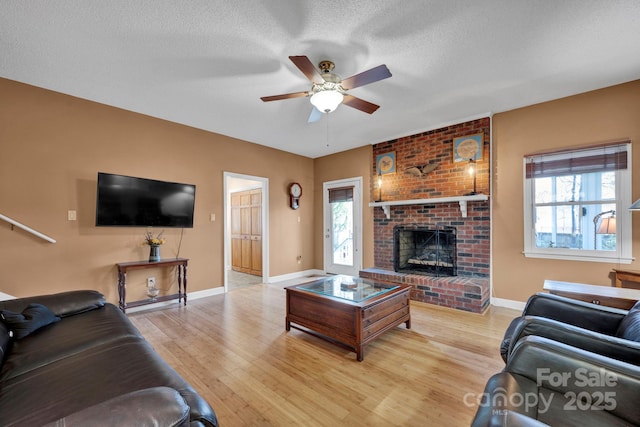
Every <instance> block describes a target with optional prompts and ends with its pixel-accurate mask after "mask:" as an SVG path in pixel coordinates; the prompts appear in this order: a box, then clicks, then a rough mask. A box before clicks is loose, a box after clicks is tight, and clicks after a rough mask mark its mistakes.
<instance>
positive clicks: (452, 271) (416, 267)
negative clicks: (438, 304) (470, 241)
mask: <svg viewBox="0 0 640 427" xmlns="http://www.w3.org/2000/svg"><path fill="white" fill-rule="evenodd" d="M393 267H394V270H395V271H396V272H398V273H409V274H421V275H427V276H435V277H442V276H456V275H457V254H456V228H455V227H438V228H429V227H420V226H406V225H401V226H396V227H394V229H393Z"/></svg>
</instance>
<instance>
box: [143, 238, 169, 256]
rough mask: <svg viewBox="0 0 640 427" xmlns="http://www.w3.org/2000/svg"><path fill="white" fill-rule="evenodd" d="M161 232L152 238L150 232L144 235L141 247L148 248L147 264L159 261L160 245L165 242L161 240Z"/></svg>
mask: <svg viewBox="0 0 640 427" xmlns="http://www.w3.org/2000/svg"><path fill="white" fill-rule="evenodd" d="M162 233H164V231H161V232H160V233H158V235H157V236H154V235H153V234H152V233H151V232H150V231H147V232H146V233H145V234H144V241H143V242H142V245H143V246H149V262H157V261H160V245H162V244H164V242H165V240H164V239H163V238H162Z"/></svg>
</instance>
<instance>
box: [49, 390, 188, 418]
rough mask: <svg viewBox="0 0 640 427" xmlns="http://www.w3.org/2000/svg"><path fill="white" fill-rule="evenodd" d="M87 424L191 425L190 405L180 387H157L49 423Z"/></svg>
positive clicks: (132, 393) (99, 404)
mask: <svg viewBox="0 0 640 427" xmlns="http://www.w3.org/2000/svg"><path fill="white" fill-rule="evenodd" d="M87 425H110V426H134V425H135V426H141V427H143V426H179V427H184V426H188V425H189V406H187V404H186V403H185V401H184V399H183V398H182V396H180V393H178V392H177V391H176V390H174V389H172V388H168V387H153V388H148V389H144V390H138V391H134V392H131V393H127V394H123V395H122V396H117V397H114V398H113V399H110V400H107V401H105V402H102V403H98V404H97V405H93V406H90V407H88V408H86V409H83V410H81V411H78V412H75V413H73V414H70V415H67V416H66V417H64V418H61V419H59V420H56V421H54V422H52V423H49V424H47V425H46V427H73V426H87Z"/></svg>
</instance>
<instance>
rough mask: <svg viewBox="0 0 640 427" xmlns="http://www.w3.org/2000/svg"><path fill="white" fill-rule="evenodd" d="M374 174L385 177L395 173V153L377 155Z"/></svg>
mask: <svg viewBox="0 0 640 427" xmlns="http://www.w3.org/2000/svg"><path fill="white" fill-rule="evenodd" d="M376 173H377V174H378V175H386V174H389V173H396V152H395V151H390V152H388V153H383V154H378V155H377V156H376Z"/></svg>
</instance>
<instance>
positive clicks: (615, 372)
mask: <svg viewBox="0 0 640 427" xmlns="http://www.w3.org/2000/svg"><path fill="white" fill-rule="evenodd" d="M505 372H508V373H510V374H512V375H521V376H524V377H527V378H529V379H530V380H531V381H532V382H534V383H535V384H536V385H537V386H538V388H539V389H546V390H550V391H552V392H555V393H558V394H560V395H563V396H565V397H566V396H568V393H573V394H575V395H578V394H580V393H582V394H587V395H589V396H591V397H592V399H593V400H592V403H593V404H599V405H598V406H599V408H598V409H599V410H598V411H593V410H587V413H588V414H591V416H594V414H593V413H594V412H602V413H609V414H610V415H613V416H614V417H616V418H618V419H621V420H625V421H626V422H636V421H637V420H639V419H640V405H638V404H637V397H638V395H639V394H640V366H638V365H636V364H631V363H626V362H622V361H620V360H615V359H612V358H609V357H606V356H602V355H600V354H596V353H592V352H590V351H586V350H583V349H580V348H576V347H573V346H570V345H567V344H565V343H562V342H558V341H553V340H550V339H548V338H544V337H539V336H533V335H530V336H527V337H524V338H523V339H521V340H519V341H518V343H517V344H516V346H515V347H514V349H513V352H512V354H511V357H510V358H509V361H508V362H507V366H506V367H505ZM599 396H605V397H606V396H613V401H612V400H611V399H604V400H601V401H598V399H597V398H598V397H599ZM519 412H522V411H519ZM598 415H600V414H598Z"/></svg>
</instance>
